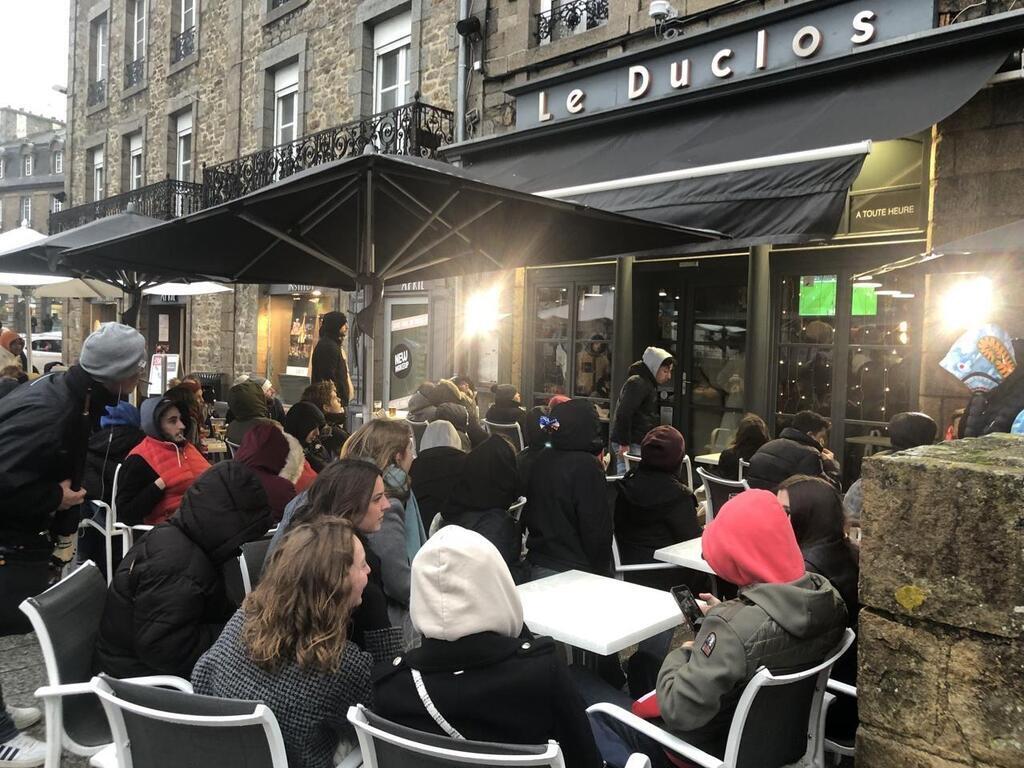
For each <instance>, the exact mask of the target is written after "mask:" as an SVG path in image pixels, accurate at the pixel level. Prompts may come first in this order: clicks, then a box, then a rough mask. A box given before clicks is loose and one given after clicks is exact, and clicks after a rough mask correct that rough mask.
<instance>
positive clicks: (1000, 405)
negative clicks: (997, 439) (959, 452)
mask: <svg viewBox="0 0 1024 768" xmlns="http://www.w3.org/2000/svg"><path fill="white" fill-rule="evenodd" d="M1021 411H1024V366H1021V367H1018V368H1017V369H1016V370H1014V372H1013V373H1011V374H1010V375H1009V376H1007V377H1006V379H1004V380H1003V382H1002V383H1000V384H999V386H997V387H996V388H995V389H993V390H992V391H991V392H984V393H982V392H976V393H975V394H973V395H972V396H971V399H970V401H969V402H968V403H967V409H966V411H965V412H964V416H963V418H962V419H961V420H960V432H961V434H960V435H958V437H979V436H981V435H989V434H992V433H993V432H1009V431H1010V427H1012V426H1013V422H1014V419H1016V418H1017V414H1018V413H1020V412H1021Z"/></svg>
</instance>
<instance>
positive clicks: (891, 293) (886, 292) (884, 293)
mask: <svg viewBox="0 0 1024 768" xmlns="http://www.w3.org/2000/svg"><path fill="white" fill-rule="evenodd" d="M899 294H900V292H899V291H894V290H884V291H879V290H877V289H876V290H875V296H899Z"/></svg>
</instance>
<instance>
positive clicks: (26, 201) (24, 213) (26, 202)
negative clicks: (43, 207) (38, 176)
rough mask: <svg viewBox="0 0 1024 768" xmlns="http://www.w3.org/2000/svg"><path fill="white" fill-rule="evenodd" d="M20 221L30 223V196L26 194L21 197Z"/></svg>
mask: <svg viewBox="0 0 1024 768" xmlns="http://www.w3.org/2000/svg"><path fill="white" fill-rule="evenodd" d="M21 221H27V222H28V223H29V226H31V225H32V198H31V197H29V196H28V195H26V196H24V197H22V198H21Z"/></svg>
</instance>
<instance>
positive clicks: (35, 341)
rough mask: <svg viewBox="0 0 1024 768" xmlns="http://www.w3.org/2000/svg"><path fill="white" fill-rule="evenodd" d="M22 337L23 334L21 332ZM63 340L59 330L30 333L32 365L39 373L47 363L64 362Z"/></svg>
mask: <svg viewBox="0 0 1024 768" xmlns="http://www.w3.org/2000/svg"><path fill="white" fill-rule="evenodd" d="M21 335H22V337H24V336H25V334H21ZM63 345H64V340H63V336H62V334H61V332H60V331H45V332H44V333H33V334H32V365H33V367H35V369H36V370H38V371H39V372H40V373H42V372H43V367H44V366H45V365H46V364H47V363H53V362H57V363H63V362H64V346H63Z"/></svg>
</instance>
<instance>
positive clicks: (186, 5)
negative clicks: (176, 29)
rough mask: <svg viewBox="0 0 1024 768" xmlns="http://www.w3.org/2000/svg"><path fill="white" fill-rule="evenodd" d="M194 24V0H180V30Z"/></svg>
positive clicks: (190, 27)
mask: <svg viewBox="0 0 1024 768" xmlns="http://www.w3.org/2000/svg"><path fill="white" fill-rule="evenodd" d="M195 25H196V0H181V30H180V31H182V32H184V31H185V30H186V29H192V27H194V26H195Z"/></svg>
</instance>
